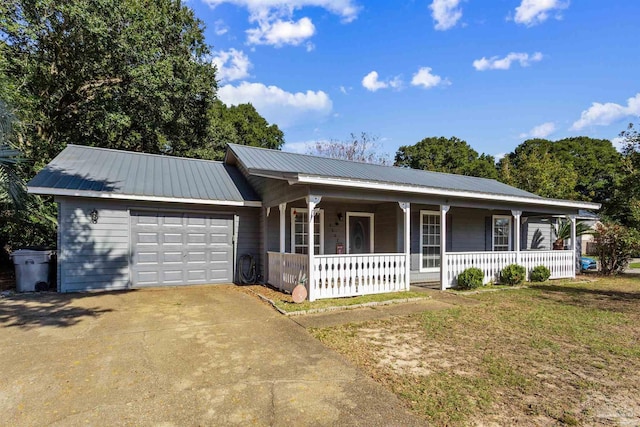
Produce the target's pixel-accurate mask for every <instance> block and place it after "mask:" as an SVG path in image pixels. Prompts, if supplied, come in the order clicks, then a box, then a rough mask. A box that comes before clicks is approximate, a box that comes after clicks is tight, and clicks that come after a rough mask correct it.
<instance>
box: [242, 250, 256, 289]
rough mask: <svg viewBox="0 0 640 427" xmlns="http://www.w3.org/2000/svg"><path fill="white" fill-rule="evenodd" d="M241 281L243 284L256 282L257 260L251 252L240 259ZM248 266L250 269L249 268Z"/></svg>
mask: <svg viewBox="0 0 640 427" xmlns="http://www.w3.org/2000/svg"><path fill="white" fill-rule="evenodd" d="M238 264H240V265H239V267H240V268H239V269H238V270H239V273H238V276H240V283H242V284H243V285H247V284H250V283H251V284H253V283H255V282H256V278H257V277H256V276H257V275H256V261H255V259H253V256H252V255H251V254H244V255H242V256H241V257H240V259H239V260H238ZM247 266H248V269H247Z"/></svg>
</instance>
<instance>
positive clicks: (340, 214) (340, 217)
mask: <svg viewBox="0 0 640 427" xmlns="http://www.w3.org/2000/svg"><path fill="white" fill-rule="evenodd" d="M338 221H340V222H342V212H338Z"/></svg>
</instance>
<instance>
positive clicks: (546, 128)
mask: <svg viewBox="0 0 640 427" xmlns="http://www.w3.org/2000/svg"><path fill="white" fill-rule="evenodd" d="M555 131H556V124H555V123H553V122H546V123H542V124H541V125H538V126H535V127H534V128H533V129H531V130H530V131H529V132H527V133H521V134H520V138H546V137H548V136H549V135H551V134H552V133H553V132H555Z"/></svg>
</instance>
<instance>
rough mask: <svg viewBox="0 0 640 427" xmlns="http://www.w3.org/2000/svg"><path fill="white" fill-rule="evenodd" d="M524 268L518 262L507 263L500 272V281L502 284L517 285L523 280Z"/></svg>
mask: <svg viewBox="0 0 640 427" xmlns="http://www.w3.org/2000/svg"><path fill="white" fill-rule="evenodd" d="M525 276H526V270H525V269H524V267H523V266H521V265H518V264H511V265H507V266H506V267H505V268H503V269H502V271H501V272H500V282H501V283H502V284H504V285H519V284H520V283H522V282H524V279H525Z"/></svg>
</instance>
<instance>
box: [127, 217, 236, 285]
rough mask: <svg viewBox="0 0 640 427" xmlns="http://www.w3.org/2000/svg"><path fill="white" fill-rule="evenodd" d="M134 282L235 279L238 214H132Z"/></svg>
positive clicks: (197, 281)
mask: <svg viewBox="0 0 640 427" xmlns="http://www.w3.org/2000/svg"><path fill="white" fill-rule="evenodd" d="M131 239H132V242H131V248H132V250H133V254H132V255H133V256H132V266H131V276H132V281H133V286H136V287H141V286H163V285H170V286H176V285H191V284H204V283H230V282H232V281H233V217H232V216H225V215H215V214H193V213H166V212H165V213H162V212H160V213H154V212H132V213H131Z"/></svg>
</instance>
